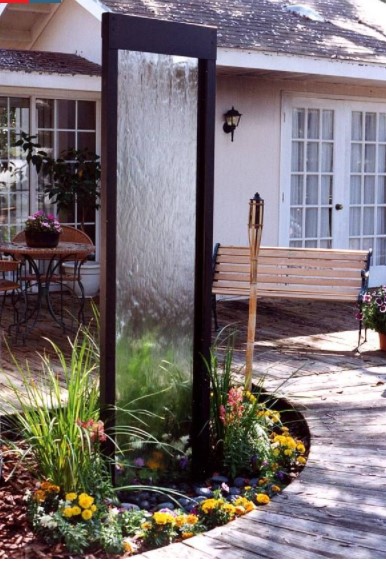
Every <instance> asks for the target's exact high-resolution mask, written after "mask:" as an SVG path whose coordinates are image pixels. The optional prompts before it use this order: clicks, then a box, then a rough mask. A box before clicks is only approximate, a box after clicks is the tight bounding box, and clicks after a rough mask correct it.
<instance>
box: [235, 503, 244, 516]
mask: <svg viewBox="0 0 386 564" xmlns="http://www.w3.org/2000/svg"><path fill="white" fill-rule="evenodd" d="M235 509H236V515H244V514H245V513H246V511H245V508H244V507H243V506H242V505H236V508H235Z"/></svg>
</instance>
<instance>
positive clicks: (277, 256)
mask: <svg viewBox="0 0 386 564" xmlns="http://www.w3.org/2000/svg"><path fill="white" fill-rule="evenodd" d="M371 255H372V251H371V249H370V250H369V251H354V250H347V251H346V250H338V249H312V248H299V247H261V248H260V252H259V256H258V262H257V265H258V266H257V296H258V297H268V298H295V299H302V300H331V301H339V302H353V303H355V302H357V301H359V300H360V298H361V296H362V294H363V293H365V292H366V290H367V287H368V279H369V269H370V259H371ZM249 293H250V255H249V247H231V246H224V245H220V244H217V245H216V246H215V250H214V254H213V284H212V304H213V314H214V322H215V327H216V330H218V323H217V311H216V296H218V295H224V296H249ZM360 331H361V324H360Z"/></svg>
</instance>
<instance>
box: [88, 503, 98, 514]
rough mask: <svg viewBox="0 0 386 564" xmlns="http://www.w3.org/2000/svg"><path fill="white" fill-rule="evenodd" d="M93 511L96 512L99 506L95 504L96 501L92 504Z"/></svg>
mask: <svg viewBox="0 0 386 564" xmlns="http://www.w3.org/2000/svg"><path fill="white" fill-rule="evenodd" d="M90 509H91V511H92V512H93V513H95V511H96V510H97V506H96V505H95V503H93V504H92V506H91V507H90Z"/></svg>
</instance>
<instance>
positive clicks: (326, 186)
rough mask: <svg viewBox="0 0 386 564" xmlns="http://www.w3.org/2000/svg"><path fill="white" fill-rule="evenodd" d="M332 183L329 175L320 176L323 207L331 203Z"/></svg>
mask: <svg viewBox="0 0 386 564" xmlns="http://www.w3.org/2000/svg"><path fill="white" fill-rule="evenodd" d="M332 182H333V177H332V176H330V175H323V176H322V186H321V189H322V198H321V201H322V204H323V205H330V204H331V203H332Z"/></svg>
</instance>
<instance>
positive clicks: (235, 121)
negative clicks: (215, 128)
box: [223, 106, 242, 141]
mask: <svg viewBox="0 0 386 564" xmlns="http://www.w3.org/2000/svg"><path fill="white" fill-rule="evenodd" d="M241 116H242V114H240V112H238V111H237V110H235V108H234V106H232V109H231V110H228V111H227V113H226V114H224V118H225V123H224V125H223V130H224V131H225V133H230V134H231V141H233V133H234V131H235V129H236V127H237V126H238V125H239V123H240V118H241Z"/></svg>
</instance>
